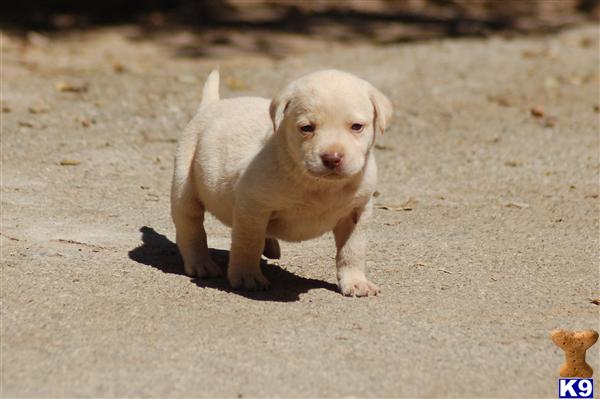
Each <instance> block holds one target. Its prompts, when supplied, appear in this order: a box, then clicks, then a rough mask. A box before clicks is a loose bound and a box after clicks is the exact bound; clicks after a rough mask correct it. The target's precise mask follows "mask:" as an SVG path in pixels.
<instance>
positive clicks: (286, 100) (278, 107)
mask: <svg viewBox="0 0 600 399" xmlns="http://www.w3.org/2000/svg"><path fill="white" fill-rule="evenodd" d="M291 99H292V90H291V88H289V87H287V88H286V89H284V90H283V91H282V92H281V93H280V94H279V95H278V96H277V97H275V98H273V100H271V105H270V106H269V114H271V121H273V130H274V131H275V132H276V133H277V130H278V129H279V126H280V125H281V122H283V118H284V117H285V111H286V110H287V108H288V106H289V105H290V101H291Z"/></svg>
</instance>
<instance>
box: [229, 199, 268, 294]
mask: <svg viewBox="0 0 600 399" xmlns="http://www.w3.org/2000/svg"><path fill="white" fill-rule="evenodd" d="M269 216H270V214H268V213H261V212H257V211H256V210H255V209H252V208H251V207H247V206H236V209H235V210H234V216H233V226H232V230H231V252H230V254H229V268H228V269H227V278H228V279H229V283H230V284H231V286H232V287H233V288H242V289H246V290H252V291H254V290H265V289H267V288H268V287H269V280H267V279H266V278H265V276H263V274H262V272H261V271H260V255H261V253H262V251H263V247H264V245H265V234H266V230H267V224H268V222H269Z"/></svg>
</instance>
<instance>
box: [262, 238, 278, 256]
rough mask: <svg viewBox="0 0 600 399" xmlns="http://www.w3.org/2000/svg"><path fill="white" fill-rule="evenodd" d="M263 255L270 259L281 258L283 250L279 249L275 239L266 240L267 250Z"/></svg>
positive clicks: (264, 250) (265, 249)
mask: <svg viewBox="0 0 600 399" xmlns="http://www.w3.org/2000/svg"><path fill="white" fill-rule="evenodd" d="M263 255H264V256H265V257H267V258H269V259H279V258H281V249H280V248H279V242H278V241H277V240H276V239H275V238H267V239H265V248H264V249H263Z"/></svg>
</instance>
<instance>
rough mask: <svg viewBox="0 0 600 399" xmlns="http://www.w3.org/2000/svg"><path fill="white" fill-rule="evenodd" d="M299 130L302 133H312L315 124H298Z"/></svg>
mask: <svg viewBox="0 0 600 399" xmlns="http://www.w3.org/2000/svg"><path fill="white" fill-rule="evenodd" d="M300 130H302V131H303V132H304V133H313V132H314V131H315V125H313V124H312V123H311V124H309V125H304V126H300Z"/></svg>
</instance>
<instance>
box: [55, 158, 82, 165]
mask: <svg viewBox="0 0 600 399" xmlns="http://www.w3.org/2000/svg"><path fill="white" fill-rule="evenodd" d="M80 163H81V161H77V160H75V159H63V160H62V161H60V164H61V165H62V166H75V165H79V164H80Z"/></svg>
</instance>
